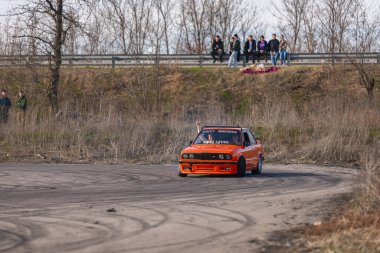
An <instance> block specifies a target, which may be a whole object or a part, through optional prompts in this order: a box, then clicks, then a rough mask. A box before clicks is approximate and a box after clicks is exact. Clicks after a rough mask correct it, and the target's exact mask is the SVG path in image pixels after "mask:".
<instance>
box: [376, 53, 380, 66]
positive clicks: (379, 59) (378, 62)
mask: <svg viewBox="0 0 380 253" xmlns="http://www.w3.org/2000/svg"><path fill="white" fill-rule="evenodd" d="M377 64H380V54H378V55H377Z"/></svg>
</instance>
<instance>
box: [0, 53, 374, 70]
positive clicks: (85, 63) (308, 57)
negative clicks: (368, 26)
mask: <svg viewBox="0 0 380 253" xmlns="http://www.w3.org/2000/svg"><path fill="white" fill-rule="evenodd" d="M228 58H229V55H228V54H225V55H224V56H223V60H224V62H223V63H222V64H220V63H219V61H217V62H216V63H215V64H214V63H213V59H212V57H211V56H210V55H206V54H202V55H197V54H175V55H173V54H172V55H163V54H160V55H149V54H144V55H64V56H62V66H67V67H70V66H73V67H75V66H78V67H113V68H115V67H132V66H137V65H138V66H153V65H156V64H163V65H179V66H205V67H209V66H225V65H227V62H228ZM267 58H268V64H269V63H270V57H269V55H268V57H267ZM350 58H352V59H359V60H361V62H363V63H368V64H370V63H372V64H373V63H375V64H380V52H379V53H365V54H327V53H322V54H306V53H300V54H295V53H289V54H288V56H287V60H288V62H287V64H288V65H321V64H330V65H334V64H346V63H350ZM50 60H51V59H50V57H49V56H43V55H38V56H31V55H12V56H8V55H0V67H25V66H49V64H50ZM250 62H251V61H250ZM256 62H258V61H257V60H256ZM260 63H264V64H266V63H265V62H264V60H263V59H261V60H260ZM238 65H239V66H245V65H246V61H245V56H244V55H243V54H241V55H240V61H239V62H238Z"/></svg>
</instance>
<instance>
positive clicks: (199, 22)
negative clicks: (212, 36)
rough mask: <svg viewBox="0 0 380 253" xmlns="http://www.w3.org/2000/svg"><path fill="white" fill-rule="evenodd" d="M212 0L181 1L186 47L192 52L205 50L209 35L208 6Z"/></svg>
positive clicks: (199, 52)
mask: <svg viewBox="0 0 380 253" xmlns="http://www.w3.org/2000/svg"><path fill="white" fill-rule="evenodd" d="M209 1H210V0H184V1H183V2H182V3H181V7H180V8H181V25H182V26H183V28H184V30H185V43H186V48H187V50H188V51H189V52H190V53H198V54H201V53H203V52H204V51H205V49H206V46H205V40H206V37H207V36H208V31H209V29H208V27H207V22H206V21H207V15H208V13H207V8H208V6H209Z"/></svg>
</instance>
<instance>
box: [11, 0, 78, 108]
mask: <svg viewBox="0 0 380 253" xmlns="http://www.w3.org/2000/svg"><path fill="white" fill-rule="evenodd" d="M73 4H74V2H71V3H70V2H69V1H65V2H64V1H63V0H32V1H29V2H28V3H27V4H23V5H20V6H18V7H16V8H15V9H14V10H12V13H11V15H13V16H18V17H30V16H32V17H33V19H34V21H33V23H32V26H33V27H32V29H29V30H28V29H24V30H23V31H22V32H21V33H20V34H18V35H16V36H15V37H18V38H28V39H31V40H32V41H36V43H37V42H38V45H39V47H40V50H41V51H42V52H44V53H46V54H47V55H49V56H50V58H51V61H50V84H49V88H48V97H49V101H50V105H51V108H52V112H53V113H57V112H58V111H59V100H58V86H59V81H60V68H61V64H62V47H63V45H64V43H65V40H66V37H67V34H68V31H69V30H70V29H71V28H72V27H73V26H75V25H78V22H77V21H76V20H75V17H73V15H72V14H73V13H74V12H75V11H74V10H75V9H76V8H74V6H73Z"/></svg>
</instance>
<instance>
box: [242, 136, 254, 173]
mask: <svg viewBox="0 0 380 253" xmlns="http://www.w3.org/2000/svg"><path fill="white" fill-rule="evenodd" d="M243 138H244V139H243V140H244V151H243V155H244V158H245V161H246V168H247V170H250V169H251V168H252V167H254V166H256V164H255V163H254V162H255V161H254V160H253V159H254V156H255V151H254V146H252V143H251V140H250V138H249V132H248V131H243Z"/></svg>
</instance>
